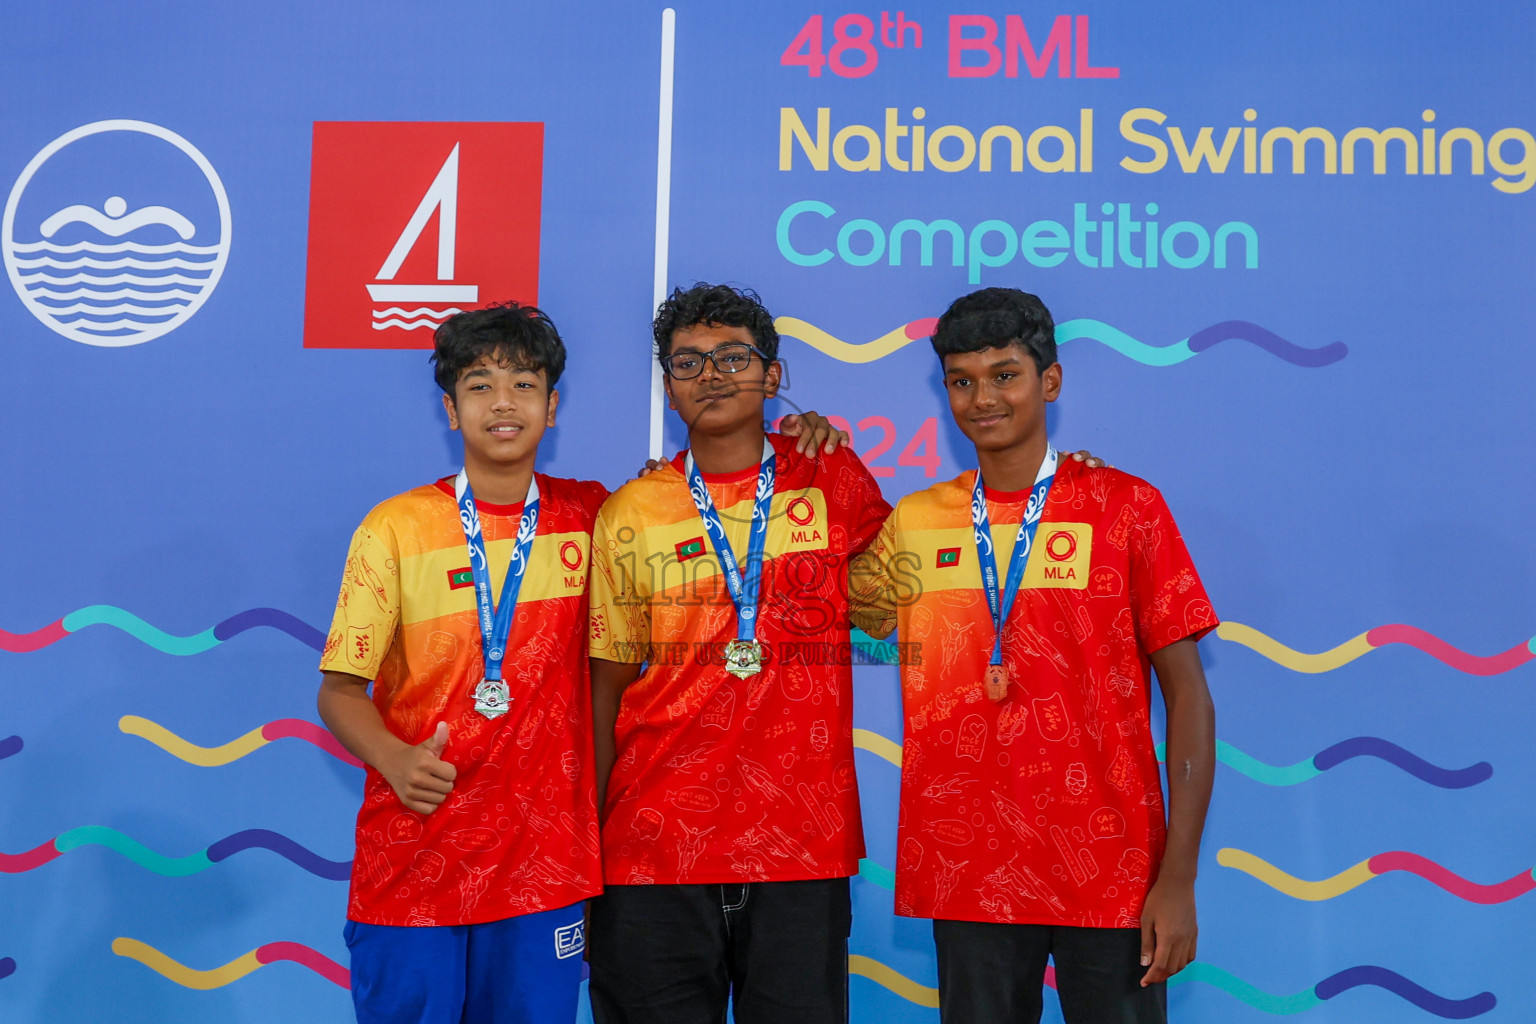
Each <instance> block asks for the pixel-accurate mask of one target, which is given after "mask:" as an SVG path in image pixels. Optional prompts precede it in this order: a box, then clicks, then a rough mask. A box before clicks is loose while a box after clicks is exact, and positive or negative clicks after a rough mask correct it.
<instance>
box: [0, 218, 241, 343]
mask: <svg viewBox="0 0 1536 1024" xmlns="http://www.w3.org/2000/svg"><path fill="white" fill-rule="evenodd" d="M15 248H16V250H17V251H18V257H17V258H16V259H15V260H14V263H15V266H16V276H17V279H18V280H19V282H20V283H21V285H22V288H23V289H24V290H25V293H26V297H27V298H28V300H29V303H30V305H31V308H32V309H33V310H34V311H35V312H37V313H38V314H39V315H40V316H42V317H43V318H44V319H46V320H51V321H52V322H53V323H55V324H58V325H64V326H72V327H74V328H75V329H77V330H81V331H85V332H87V333H89V334H94V335H101V336H110V335H113V334H120V333H123V332H128V333H139V332H142V331H144V330H145V329H147V328H151V327H156V326H161V325H163V324H164V323H166V320H167V318H169V317H176V316H180V315H182V314H183V313H184V312H185V307H187V306H188V305H190V304H191V303H192V302H193V301H194V300H196V298H197V297H198V296H199V295H201V294H202V292H203V290H204V289H205V288H206V287H207V286H208V284H209V283H210V282H211V280H212V277H213V271H214V268H215V266H216V265H217V264H218V261H219V253H218V247H217V246H198V245H187V244H176V243H172V244H169V245H140V244H135V243H131V242H130V243H124V242H118V243H115V244H108V245H103V244H98V243H95V242H74V243H71V244H67V245H65V244H55V243H53V242H48V241H43V242H31V243H25V244H22V245H18V246H16V247H15ZM22 252H25V253H28V254H29V255H28V256H27V257H22V256H20V255H19V253H22ZM33 254H35V255H33ZM100 257H105V258H100ZM103 271H107V272H109V273H103ZM120 271H127V272H129V274H131V276H132V277H133V279H134V280H133V281H132V283H134V284H141V285H147V286H160V285H168V284H175V285H178V286H180V287H178V288H177V292H178V293H179V294H178V295H176V296H174V297H173V296H171V295H164V296H163V299H164V301H168V302H171V303H173V305H170V306H166V305H155V306H152V305H145V304H144V303H145V302H150V301H155V300H160V299H162V295H160V294H156V295H155V296H154V298H153V299H151V298H148V297H141V296H133V298H134V299H135V300H136V301H132V302H124V301H122V300H123V298H124V296H123V295H122V294H120V293H121V289H120V288H117V287H116V286H117V285H120V284H122V283H124V282H123V280H122V278H123V277H124V276H125V275H124V274H123V273H113V272H120ZM175 271H185V272H186V273H168V272H175ZM172 278H174V280H173V279H172ZM70 285H77V286H80V287H73V288H70V287H68V286H70ZM59 303H67V304H66V305H60V304H59Z"/></svg>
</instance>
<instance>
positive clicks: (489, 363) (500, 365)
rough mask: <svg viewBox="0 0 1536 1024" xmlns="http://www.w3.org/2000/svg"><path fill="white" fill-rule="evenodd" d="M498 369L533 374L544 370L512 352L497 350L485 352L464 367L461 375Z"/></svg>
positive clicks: (491, 371) (505, 371)
mask: <svg viewBox="0 0 1536 1024" xmlns="http://www.w3.org/2000/svg"><path fill="white" fill-rule="evenodd" d="M498 370H499V371H501V372H503V373H519V374H522V373H526V374H533V375H537V374H541V373H543V372H544V371H543V369H542V368H540V367H536V366H534V365H533V364H532V363H531V362H529V361H528V360H527V359H525V358H521V357H519V356H517V355H514V354H513V353H510V352H505V351H502V350H496V351H493V352H486V353H483V354H482V355H481V356H480V357H479V358H477V359H476V360H475V361H474V362H472V363H470V364H469V365H468V366H466V367H464V369H463V370H462V371H460V373H459V376H461V377H462V376H464V375H465V374H469V373H476V372H479V373H494V372H496V371H498Z"/></svg>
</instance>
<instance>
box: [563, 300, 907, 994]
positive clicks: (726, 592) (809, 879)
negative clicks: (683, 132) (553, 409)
mask: <svg viewBox="0 0 1536 1024" xmlns="http://www.w3.org/2000/svg"><path fill="white" fill-rule="evenodd" d="M654 338H655V342H656V347H657V356H658V358H659V359H660V361H661V365H662V368H663V370H664V372H665V374H666V376H665V386H666V393H667V397H668V400H669V403H670V405H671V407H672V408H673V409H675V410H677V412H678V414H679V415H680V416H681V417H682V418H683V420H684V421H685V422H686V423H687V424H688V425H689V444H690V447H689V450H688V451H686V452H682V453H679V454H678V455H677V456H676V457H675V458H674V459H672V460H671V461H669V462H667V463H665V464H663V465H661V466H660V468H658V469H657V470H656V471H654V472H652V473H650V474H649V475H647V476H644V477H642V478H641V479H639V480H635V481H632V482H630V483H628V484H626V485H624V486H623V487H621V488H620V489H619V490H618V491H616V492H614V494H613V496H612V497H611V498H609V500H608V501H607V502H606V503H605V504H604V505H603V508H602V510H601V512H600V513H599V515H598V520H597V524H596V527H595V530H594V534H593V570H594V571H593V573H592V616H591V655H592V659H593V660H592V685H593V709H594V715H595V740H596V750H597V770H598V779H599V787H600V791H601V789H602V787H603V786H604V785H606V798H605V800H604V802H603V830H602V841H603V870H604V880H605V883H606V890H605V894H604V895H603V896H602V897H600V898H599V899H597V900H594V901H593V903H592V911H591V929H590V957H591V966H592V984H591V994H592V1006H593V1014H594V1017H595V1018H596V1020H597V1021H598V1022H599V1024H661V1022H694V1021H697V1022H699V1024H706V1022H707V1024H716V1022H718V1021H719V1020H721V1019H722V1017H723V1015H724V1013H725V1008H726V1006H727V1002H728V1000H733V1001H734V1006H735V1015H736V1020H737V1021H738V1022H740V1024H756V1022H773V1024H779V1022H783V1021H795V1022H797V1024H823V1022H825V1024H838V1022H842V1021H844V1020H845V1019H846V1012H847V1011H846V1008H847V984H848V980H847V938H848V930H849V919H850V903H849V890H848V879H849V876H851V875H853V874H855V873H857V871H858V865H859V858H860V857H862V856H863V853H864V842H863V831H862V827H861V823H860V818H859V805H858V791H857V787H856V782H855V779H854V767H853V741H852V729H853V719H852V713H851V698H852V687H851V682H852V673H851V668H850V666H849V661H848V606H847V589H846V588H847V565H848V559H849V558H850V557H851V556H852V555H853V554H855V553H856V552H858V551H860V550H862V549H863V548H864V547H865V546H866V545H868V544H869V543H870V541H871V540H872V539H873V538H874V536H875V534H876V533H877V532H878V530H879V528H880V524H881V522H882V521H883V520H884V518H885V516H886V514H887V512H888V511H889V506H888V505H887V504H886V503H885V501H884V500H883V499H882V498H881V496H880V491H879V488H878V487H877V486H876V484H875V482H874V480H873V479H872V478H871V476H870V474H869V472H868V470H867V469H865V467H864V465H863V463H861V462H860V461H859V459H858V458H857V457H856V456H855V455H854V454H853V453H852V452H851V451H850V450H848V449H846V448H842V449H837V450H835V451H831V452H826V451H822V452H821V453H819V454H818V453H817V451H816V449H815V448H814V447H812V448H811V449H810V454H803V453H802V452H800V451H798V450H797V448H796V445H795V443H794V442H793V441H791V440H789V439H787V438H785V437H783V436H781V435H777V434H768V433H767V432H766V431H765V428H764V424H763V415H764V412H763V407H764V402H765V401H766V400H767V399H769V398H771V397H773V396H774V395H775V394H776V393H777V389H778V386H779V382H780V379H781V366H780V364H779V362H778V340H779V339H778V334H777V332H776V331H775V330H774V328H773V319H772V317H771V316H770V315H769V313H768V311H767V310H766V309H764V308H763V306H762V304H761V303H760V302H759V301H758V300H757V298H756V296H755V295H752V294H751V293H743V292H738V291H736V290H734V289H731V288H727V287H723V286H709V285H699V286H696V287H694V288H692V289H690V290H688V291H686V292H685V291H681V290H679V291H676V292H674V293H673V294H672V296H671V297H670V298H669V299H668V300H667V301H666V302H665V303H663V304H662V306H661V308H660V309H659V310H658V312H657V316H656V320H655V324H654ZM642 666H643V670H642Z"/></svg>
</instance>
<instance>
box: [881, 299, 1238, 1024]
mask: <svg viewBox="0 0 1536 1024" xmlns="http://www.w3.org/2000/svg"><path fill="white" fill-rule="evenodd" d="M1054 330H1055V327H1054V323H1053V321H1052V319H1051V316H1050V313H1049V312H1048V311H1047V310H1046V308H1045V306H1044V305H1042V304H1041V302H1040V300H1039V299H1037V298H1036V297H1035V296H1033V295H1028V294H1026V293H1024V292H1020V291H1017V290H1014V289H1005V288H988V289H984V290H982V291H979V292H975V293H973V294H971V295H967V296H965V297H963V298H961V299H958V300H956V301H955V302H954V303H953V304H952V305H951V306H950V308H949V310H948V311H947V312H946V313H945V314H944V315H943V317H941V318H940V320H939V323H938V327H937V329H936V331H935V333H934V335H933V347H934V351H935V352H936V353H937V354H938V356H939V359H940V362H941V364H942V368H943V373H944V386H945V390H946V392H947V394H948V397H949V404H950V411H951V413H952V414H953V416H954V419H955V423H956V425H957V426H958V427H959V428H960V430H961V432H962V433H964V434H965V436H966V437H967V438H968V439H969V440H970V441H971V442H972V443H973V444H974V445H975V449H976V460H977V463H978V467H979V468H978V470H977V471H973V472H966V473H964V474H962V475H961V476H960V477H959V478H957V479H956V480H953V481H950V482H949V483H945V484H939V485H937V486H935V487H932V488H929V489H928V490H926V491H922V492H920V493H917V494H913V495H910V496H909V497H907V498H904V499H902V501H901V502H899V503H898V505H897V507H896V510H895V512H893V513H892V515H891V517H890V519H889V520H888V521H887V522H886V524H885V526H884V528H883V529H882V531H881V534H880V537H879V538H878V540H877V541H876V542H875V544H874V545H872V546H871V547H870V549H869V551H868V553H867V554H866V555H865V556H863V557H862V558H860V559H859V560H857V561H856V563H855V567H854V571H853V580H852V585H853V590H854V598H853V603H854V609H853V614H854V621H855V622H856V623H858V624H859V625H861V626H863V627H864V628H865V629H866V630H868V631H869V632H870V633H872V634H874V635H876V636H886V635H889V634H890V633H891V631H892V630H893V629H896V630H898V632H899V635H900V636H901V638H902V640H903V641H905V642H907V643H916V644H920V645H922V648H923V657H921V658H912V659H910V662H909V663H908V664H905V665H903V667H902V694H903V704H904V715H905V742H904V746H903V769H902V780H901V818H900V825H899V829H898V858H897V868H896V910H897V913H898V914H901V915H905V916H911V917H927V918H932V919H933V922H934V924H933V932H934V942H935V945H936V947H937V952H938V960H939V1005H940V1017H941V1019H942V1020H943V1021H944V1022H945V1024H992V1022H996V1021H1010V1022H1013V1021H1019V1022H1029V1021H1038V1020H1039V1019H1040V1014H1041V1009H1042V1000H1041V987H1042V981H1043V977H1044V972H1045V967H1046V960H1047V958H1048V957H1051V958H1054V961H1055V968H1056V987H1057V990H1058V993H1059V994H1060V997H1061V1002H1062V1009H1063V1011H1064V1013H1065V1017H1066V1020H1067V1021H1068V1022H1069V1024H1078V1022H1085V1024H1086V1022H1097V1021H1107V1020H1115V1021H1135V1022H1138V1024H1158V1022H1162V1021H1164V1020H1165V1019H1166V995H1165V989H1164V982H1165V980H1166V979H1167V978H1168V977H1169V976H1170V975H1172V974H1174V973H1176V972H1177V971H1179V970H1181V969H1182V968H1183V967H1184V966H1185V965H1186V964H1187V963H1188V962H1189V961H1190V960H1192V959H1193V958H1194V956H1195V938H1196V923H1195V900H1194V881H1195V867H1196V860H1197V857H1198V853H1199V845H1200V834H1201V831H1202V829H1203V827H1204V821H1205V812H1206V807H1207V804H1208V802H1209V799H1210V792H1211V779H1212V773H1213V769H1214V764H1215V725H1214V713H1213V711H1212V705H1211V698H1210V693H1209V691H1208V689H1207V687H1206V683H1205V676H1204V672H1203V670H1202V669H1201V665H1200V659H1199V655H1198V652H1197V650H1196V646H1195V645H1196V641H1197V640H1198V639H1199V638H1200V637H1201V636H1203V635H1205V634H1206V633H1207V632H1209V631H1210V630H1211V629H1213V628H1215V626H1216V625H1217V620H1216V616H1215V614H1214V612H1213V611H1212V610H1211V605H1210V602H1209V600H1208V599H1207V598H1206V594H1205V591H1204V589H1203V587H1202V586H1201V583H1200V579H1199V576H1198V575H1197V574H1196V573H1195V569H1194V566H1193V564H1192V563H1191V561H1190V558H1189V554H1188V552H1187V550H1186V549H1185V546H1184V542H1183V540H1182V539H1181V537H1180V536H1179V532H1178V528H1177V527H1176V526H1175V525H1174V521H1173V517H1172V515H1171V514H1170V513H1169V511H1168V507H1167V505H1166V504H1165V503H1164V501H1163V498H1162V495H1161V494H1159V493H1158V492H1157V490H1156V489H1154V488H1153V487H1152V486H1150V485H1149V484H1147V483H1146V482H1145V481H1142V480H1138V479H1137V478H1135V477H1132V476H1129V475H1128V474H1125V473H1121V472H1119V471H1117V470H1113V469H1092V470H1090V469H1088V468H1086V467H1084V466H1081V465H1079V464H1078V463H1076V462H1074V461H1073V460H1071V459H1062V458H1059V457H1058V454H1057V452H1056V450H1055V449H1054V448H1053V447H1052V446H1051V444H1050V442H1049V441H1048V439H1047V437H1046V421H1045V407H1046V405H1047V403H1049V402H1053V401H1055V400H1056V398H1057V396H1058V395H1059V393H1060V390H1061V380H1062V371H1061V365H1060V364H1059V363H1058V362H1057V361H1056V344H1055V339H1054ZM898 575H899V576H900V578H901V588H900V589H898V583H897V579H898ZM914 576H915V579H913V577H914ZM956 637H964V638H966V640H965V642H964V643H958V644H957V643H956V642H955V639H954V638H956ZM1154 669H1155V670H1156V674H1157V681H1158V683H1159V685H1160V686H1161V688H1162V693H1163V698H1164V702H1165V704H1166V707H1167V738H1168V748H1167V753H1168V756H1167V760H1168V765H1169V768H1170V771H1169V801H1168V814H1167V817H1166V820H1165V816H1164V809H1163V808H1164V804H1163V791H1162V786H1161V784H1160V778H1159V774H1158V762H1157V754H1156V751H1155V748H1154V742H1153V737H1152V730H1151V699H1150V693H1149V688H1150V685H1151V681H1152V670H1154Z"/></svg>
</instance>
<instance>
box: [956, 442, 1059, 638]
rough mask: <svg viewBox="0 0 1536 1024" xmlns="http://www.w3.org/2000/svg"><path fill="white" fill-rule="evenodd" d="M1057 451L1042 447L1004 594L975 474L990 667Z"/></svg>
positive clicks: (983, 493)
mask: <svg viewBox="0 0 1536 1024" xmlns="http://www.w3.org/2000/svg"><path fill="white" fill-rule="evenodd" d="M1056 460H1057V455H1056V449H1055V448H1054V447H1052V446H1051V445H1050V444H1047V445H1046V446H1045V459H1044V460H1042V461H1041V463H1040V469H1039V471H1038V472H1037V473H1036V474H1035V485H1034V486H1033V487H1031V488H1030V490H1029V503H1028V504H1027V505H1025V506H1024V521H1023V522H1021V523H1019V535H1018V537H1017V538H1016V539H1015V540H1014V542H1013V555H1012V557H1010V558H1009V559H1008V583H1007V586H1006V587H1005V589H1004V593H1002V594H999V593H998V589H997V554H996V552H994V551H993V550H992V522H991V520H990V519H989V518H988V516H987V490H986V487H985V486H984V485H983V484H982V482H981V470H979V469H978V470H977V471H976V486H975V488H974V489H973V490H972V491H971V529H972V531H973V532H974V533H975V535H976V560H977V562H978V564H979V565H980V566H981V587H982V590H983V591H985V592H986V595H987V607H988V608H989V609H990V610H991V612H992V625H993V627H994V629H993V639H992V661H991V664H993V665H1001V664H1002V663H1003V623H1005V622H1007V621H1008V615H1009V613H1010V612H1012V611H1013V602H1014V599H1015V598H1017V597H1018V596H1019V586H1020V584H1022V583H1023V582H1024V568H1025V566H1026V565H1027V564H1028V563H1029V552H1030V550H1031V549H1032V548H1033V547H1034V546H1035V530H1036V529H1038V528H1039V526H1040V517H1041V516H1042V515H1044V514H1045V499H1046V496H1047V495H1048V494H1050V491H1051V481H1053V480H1055V479H1056Z"/></svg>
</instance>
